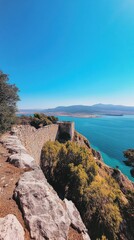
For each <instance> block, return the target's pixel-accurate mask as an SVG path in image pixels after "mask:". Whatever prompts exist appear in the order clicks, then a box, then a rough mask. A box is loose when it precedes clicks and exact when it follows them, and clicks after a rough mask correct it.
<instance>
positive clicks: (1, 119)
mask: <svg viewBox="0 0 134 240" xmlns="http://www.w3.org/2000/svg"><path fill="white" fill-rule="evenodd" d="M18 100H19V97H18V88H17V87H16V86H15V85H14V84H10V83H9V79H8V75H7V74H4V73H3V72H2V71H0V133H3V132H5V131H7V130H9V129H10V128H11V125H12V124H13V123H14V122H15V113H16V110H17V109H16V103H17V101H18Z"/></svg>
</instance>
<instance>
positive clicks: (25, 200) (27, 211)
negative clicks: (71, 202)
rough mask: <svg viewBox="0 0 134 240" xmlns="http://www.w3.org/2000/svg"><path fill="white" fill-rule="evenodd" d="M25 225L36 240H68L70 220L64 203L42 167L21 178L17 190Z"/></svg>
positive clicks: (16, 196)
mask: <svg viewBox="0 0 134 240" xmlns="http://www.w3.org/2000/svg"><path fill="white" fill-rule="evenodd" d="M14 198H15V199H16V201H17V202H18V204H19V206H20V208H21V210H22V212H23V216H24V220H25V223H26V225H27V227H28V229H29V230H30V235H31V238H33V239H35V240H44V239H47V240H66V239H67V238H68V232H69V226H70V224H71V221H70V219H69V217H68V214H67V212H66V210H65V207H64V204H63V202H62V201H61V200H60V198H59V197H58V195H57V193H56V192H55V191H54V190H53V188H52V187H51V186H50V185H49V184H48V182H47V180H46V178H45V177H44V175H43V172H42V171H41V169H40V168H39V167H37V168H35V169H34V170H33V171H30V172H26V173H24V174H23V175H22V177H21V178H20V180H19V182H18V186H17V187H16V189H15V193H14Z"/></svg>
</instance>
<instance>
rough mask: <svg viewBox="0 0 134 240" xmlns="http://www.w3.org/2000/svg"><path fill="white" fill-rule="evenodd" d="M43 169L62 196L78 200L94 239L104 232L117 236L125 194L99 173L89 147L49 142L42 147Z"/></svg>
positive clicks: (110, 236) (106, 234) (82, 214)
mask: <svg viewBox="0 0 134 240" xmlns="http://www.w3.org/2000/svg"><path fill="white" fill-rule="evenodd" d="M41 168H42V170H43V172H44V173H45V175H46V177H47V179H48V181H49V182H50V183H51V184H52V185H53V186H54V188H55V189H56V191H57V192H58V194H59V196H60V197H61V198H64V197H66V198H68V199H71V200H72V201H73V202H74V203H75V205H76V206H77V208H78V209H79V211H80V213H81V216H82V218H83V220H84V223H85V225H86V226H87V228H88V230H89V233H90V236H91V238H92V239H93V240H94V239H96V238H101V237H102V235H105V236H106V238H108V239H109V240H110V239H111V240H114V239H118V234H119V229H120V224H121V222H122V216H121V211H120V206H121V205H123V204H124V202H123V200H122V199H123V194H122V192H121V191H120V188H119V186H118V184H117V183H116V182H115V180H114V179H113V178H112V177H110V176H108V175H107V174H106V173H105V179H104V178H103V177H102V176H100V175H99V171H98V166H97V165H96V163H95V160H94V157H93V155H92V152H91V150H90V149H87V148H86V147H80V146H78V145H77V144H76V143H74V142H69V141H68V142H66V143H65V144H63V143H59V142H50V141H49V142H47V143H46V144H45V145H44V147H43V149H42V154H41ZM106 238H104V237H103V238H102V239H106Z"/></svg>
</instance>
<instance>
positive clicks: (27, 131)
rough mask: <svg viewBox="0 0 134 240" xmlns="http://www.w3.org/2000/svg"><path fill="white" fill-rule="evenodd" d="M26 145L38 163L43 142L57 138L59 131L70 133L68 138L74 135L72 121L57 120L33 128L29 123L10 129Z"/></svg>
mask: <svg viewBox="0 0 134 240" xmlns="http://www.w3.org/2000/svg"><path fill="white" fill-rule="evenodd" d="M12 131H13V132H15V134H16V136H18V138H19V139H20V140H21V142H22V144H23V145H24V146H25V147H26V149H27V151H28V153H29V154H30V155H31V156H32V157H33V158H34V159H35V160H36V162H37V163H38V164H39V163H40V155H41V150H42V147H43V145H44V143H45V142H47V141H49V140H50V141H55V140H56V139H58V135H59V134H60V132H66V133H68V134H69V135H70V140H72V139H73V137H74V123H73V122H59V123H57V124H51V125H47V126H45V127H42V128H39V129H35V128H34V127H31V126H29V125H18V126H16V127H14V128H13V130H12Z"/></svg>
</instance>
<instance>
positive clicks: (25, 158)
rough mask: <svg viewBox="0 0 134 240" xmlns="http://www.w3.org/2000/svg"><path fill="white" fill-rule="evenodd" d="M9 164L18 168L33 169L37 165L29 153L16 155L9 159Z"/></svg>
mask: <svg viewBox="0 0 134 240" xmlns="http://www.w3.org/2000/svg"><path fill="white" fill-rule="evenodd" d="M7 161H8V162H10V163H11V164H13V165H14V166H15V167H18V168H33V167H34V165H35V161H34V158H32V157H31V156H30V155H29V154H27V153H20V154H19V153H16V154H13V155H11V156H9V157H8V159H7Z"/></svg>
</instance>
